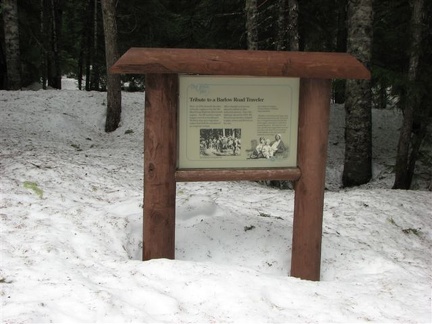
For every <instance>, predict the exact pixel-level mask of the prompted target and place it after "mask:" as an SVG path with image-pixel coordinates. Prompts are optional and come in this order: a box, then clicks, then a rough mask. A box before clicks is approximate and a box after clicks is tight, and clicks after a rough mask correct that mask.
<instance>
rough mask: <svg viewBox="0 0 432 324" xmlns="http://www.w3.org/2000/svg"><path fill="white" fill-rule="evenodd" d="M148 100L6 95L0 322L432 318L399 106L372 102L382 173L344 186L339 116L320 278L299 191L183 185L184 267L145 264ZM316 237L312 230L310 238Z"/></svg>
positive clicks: (430, 234) (420, 215)
mask: <svg viewBox="0 0 432 324" xmlns="http://www.w3.org/2000/svg"><path fill="white" fill-rule="evenodd" d="M143 106H144V94H143V93H123V115H122V116H123V119H122V124H121V127H120V128H119V129H118V130H117V131H115V132H114V133H111V134H106V133H104V131H103V128H104V127H103V125H104V114H105V109H106V95H105V94H104V93H98V92H81V91H73V90H61V91H55V90H48V91H42V90H41V91H18V92H6V91H0V130H1V131H0V177H1V182H0V218H1V220H0V221H1V223H0V224H1V232H0V253H1V254H0V255H1V259H0V260H1V264H0V299H1V304H0V305H1V313H0V314H1V316H0V320H1V322H2V323H31V322H118V323H124V322H143V323H154V322H165V323H182V322H193V323H220V322H247V323H275V322H277V323H287V322H313V323H315V322H317V323H319V322H344V323H347V322H366V321H372V322H399V323H430V322H431V321H432V313H431V292H432V280H431V279H432V270H431V265H432V262H431V261H432V252H431V251H432V193H431V192H430V191H425V190H423V191H422V190H418V191H396V190H390V189H389V188H390V187H391V184H392V182H393V175H392V173H391V165H392V163H394V154H395V147H396V143H397V129H398V127H399V125H400V118H401V117H400V115H399V114H398V113H397V112H393V111H374V141H375V143H374V145H375V146H374V148H375V150H374V171H375V174H374V181H373V182H371V183H370V184H368V185H365V186H363V187H361V188H355V189H349V190H346V189H339V187H340V174H341V172H342V163H343V107H341V106H334V107H333V108H332V115H331V126H330V128H331V132H330V140H329V152H330V153H329V161H328V169H327V183H326V186H327V188H328V189H329V190H328V191H327V192H326V196H325V207H324V227H323V251H322V275H321V277H322V278H321V279H322V281H320V282H308V281H302V280H299V279H296V278H292V277H289V276H288V274H289V269H290V257H291V234H292V211H293V198H294V197H293V191H290V190H284V191H281V190H277V189H273V188H269V187H266V186H264V185H262V184H259V183H255V182H247V181H245V182H205V183H179V184H178V188H177V225H176V226H177V228H176V235H177V237H176V260H152V261H148V262H142V261H140V256H141V244H142V242H141V239H142V228H141V227H142V182H143V122H144V109H143ZM305 235H307V233H305Z"/></svg>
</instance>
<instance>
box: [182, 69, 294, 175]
mask: <svg viewBox="0 0 432 324" xmlns="http://www.w3.org/2000/svg"><path fill="white" fill-rule="evenodd" d="M179 78H180V79H179V86H180V89H179V90H180V92H179V146H178V147H179V159H178V167H179V168H181V169H188V168H254V167H255V168H256V167H262V168H274V167H295V166H297V128H298V125H297V124H298V105H299V104H298V103H299V83H300V80H299V79H298V78H284V77H273V78H269V77H237V76H189V75H180V76H179Z"/></svg>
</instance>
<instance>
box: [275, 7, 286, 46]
mask: <svg viewBox="0 0 432 324" xmlns="http://www.w3.org/2000/svg"><path fill="white" fill-rule="evenodd" d="M287 31H288V28H287V0H278V18H277V35H276V44H275V45H276V46H275V47H276V50H277V51H284V50H286V48H287V46H286V44H287V40H286V38H287Z"/></svg>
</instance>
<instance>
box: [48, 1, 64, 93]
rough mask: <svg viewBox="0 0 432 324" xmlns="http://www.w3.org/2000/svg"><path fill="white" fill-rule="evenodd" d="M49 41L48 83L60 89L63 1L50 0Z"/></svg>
mask: <svg viewBox="0 0 432 324" xmlns="http://www.w3.org/2000/svg"><path fill="white" fill-rule="evenodd" d="M50 4H51V8H50V9H51V17H50V18H51V21H50V22H51V43H50V45H51V46H50V54H49V62H48V85H49V86H50V87H53V88H54V89H61V77H62V73H61V63H60V39H61V28H62V15H63V1H62V0H51V1H50Z"/></svg>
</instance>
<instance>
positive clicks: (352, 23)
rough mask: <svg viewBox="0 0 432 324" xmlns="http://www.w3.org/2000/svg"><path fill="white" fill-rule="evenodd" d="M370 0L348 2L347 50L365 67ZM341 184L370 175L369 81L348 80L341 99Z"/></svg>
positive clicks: (352, 183)
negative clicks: (342, 130) (343, 112)
mask: <svg viewBox="0 0 432 324" xmlns="http://www.w3.org/2000/svg"><path fill="white" fill-rule="evenodd" d="M372 17H373V10H372V0H349V1H348V14H347V19H348V52H349V53H351V54H353V55H354V56H355V57H357V58H358V59H359V60H360V61H361V62H362V63H363V64H365V65H366V66H368V65H369V63H370V60H371V55H372ZM345 110H346V117H345V123H346V127H345V161H344V170H343V174H342V184H343V186H344V187H351V186H357V185H361V184H364V183H367V182H368V181H369V180H370V179H371V177H372V94H371V84H370V81H369V80H348V81H347V83H346V101H345Z"/></svg>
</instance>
